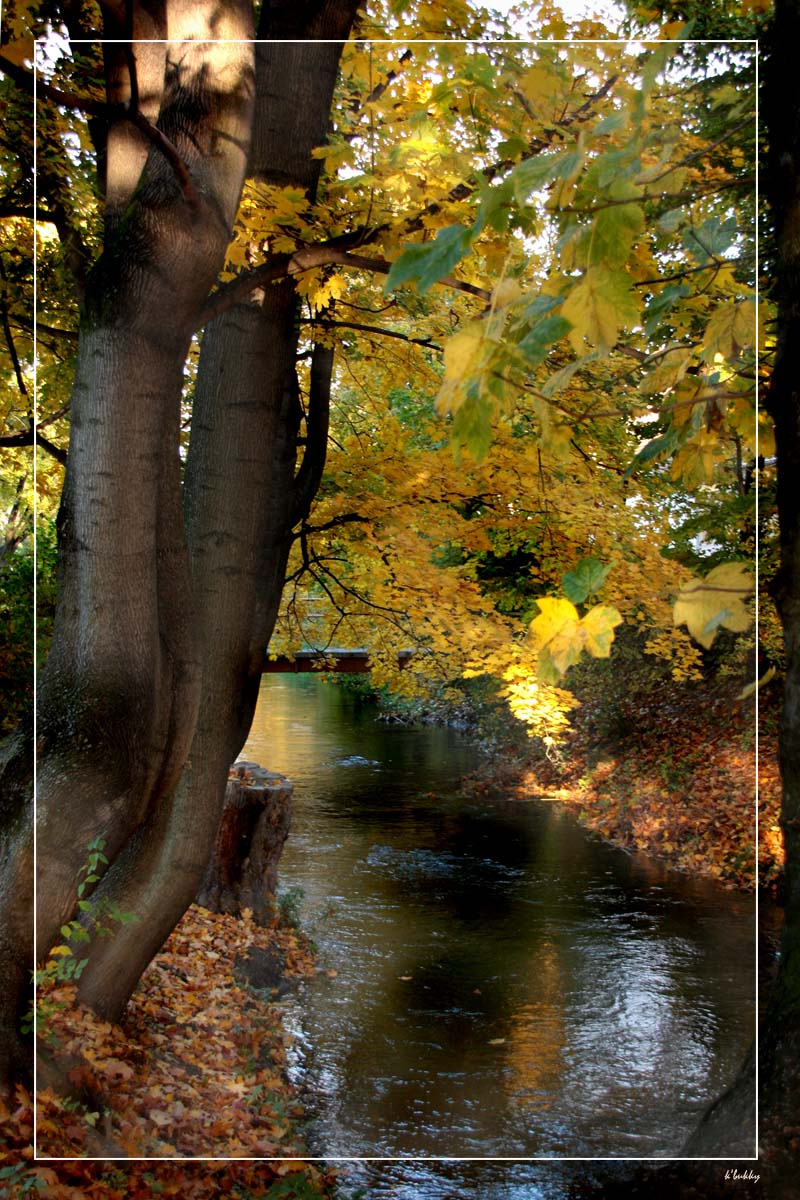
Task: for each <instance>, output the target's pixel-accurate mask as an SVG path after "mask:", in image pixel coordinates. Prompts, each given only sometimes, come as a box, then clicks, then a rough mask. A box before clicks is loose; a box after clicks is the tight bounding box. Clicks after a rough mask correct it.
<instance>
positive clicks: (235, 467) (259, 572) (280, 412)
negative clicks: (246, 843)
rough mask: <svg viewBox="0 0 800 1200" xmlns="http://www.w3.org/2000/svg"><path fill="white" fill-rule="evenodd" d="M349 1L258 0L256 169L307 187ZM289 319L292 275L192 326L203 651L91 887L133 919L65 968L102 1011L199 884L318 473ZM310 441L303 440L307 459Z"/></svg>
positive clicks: (189, 504)
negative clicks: (161, 772) (131, 818)
mask: <svg viewBox="0 0 800 1200" xmlns="http://www.w3.org/2000/svg"><path fill="white" fill-rule="evenodd" d="M357 7H358V4H357V2H353V0H347V2H344V0H340V2H338V3H326V4H322V5H320V6H319V7H318V8H316V9H315V10H314V12H313V13H312V14H311V17H309V14H308V13H307V12H306V10H304V9H303V8H302V7H301V6H298V5H296V4H289V3H287V2H285V0H284V2H282V3H280V4H272V5H265V6H264V9H263V10H262V25H261V27H260V29H259V36H260V37H269V38H274V37H276V36H277V34H278V32H280V34H281V36H284V37H290V36H294V37H297V38H306V39H309V40H307V41H305V42H297V43H286V42H284V43H282V44H278V43H270V42H266V43H261V44H259V46H258V49H257V85H256V113H255V118H254V158H253V162H252V174H253V175H254V176H255V177H256V178H257V179H259V180H262V181H265V182H269V183H274V184H278V185H279V186H283V185H286V184H293V185H294V186H299V187H303V188H306V189H308V191H309V192H310V193H312V194H313V191H314V188H315V186H316V181H317V176H318V172H319V167H320V163H319V160H318V159H314V158H312V157H311V151H312V150H313V149H314V148H315V147H316V146H319V145H321V144H322V143H323V142H324V140H325V135H326V133H327V129H328V123H329V119H330V105H331V100H332V96H333V89H334V84H335V80H336V75H337V71H338V63H339V58H340V54H341V48H342V46H341V43H340V42H339V41H338V39H346V38H347V36H348V34H349V30H350V27H351V25H352V21H353V18H354V15H355V11H356V9H357ZM276 16H277V17H279V18H280V21H281V22H282V24H281V26H280V30H279V31H277V30H276V27H275V25H274V21H275V20H276ZM287 30H291V32H287ZM311 39H315V40H311ZM316 39H320V40H316ZM323 39H324V40H323ZM330 39H337V40H335V41H333V40H330ZM297 317H298V311H297V297H296V293H295V289H294V285H293V283H291V282H289V281H286V282H282V283H277V284H273V285H270V286H269V287H268V288H266V289H264V290H262V291H260V292H257V293H254V294H253V295H252V296H251V297H250V298H249V299H248V300H247V301H245V302H244V303H240V304H238V305H236V306H235V307H234V308H233V309H231V310H230V311H228V312H226V313H223V314H222V315H221V316H219V317H217V318H216V319H215V320H214V321H213V322H211V324H210V325H209V326H208V328H207V329H206V331H205V334H204V337H203V343H202V348H201V355H200V363H199V368H198V378H197V386H196V389H195V402H194V411H193V421H192V437H191V445H190V450H189V456H188V462H187V468H186V482H185V496H184V499H185V504H184V507H185V513H186V527H187V532H188V540H189V548H190V554H191V562H192V578H193V584H194V601H195V605H196V608H197V613H198V630H199V639H200V645H201V646H202V651H203V676H202V689H201V690H202V697H201V702H200V709H199V713H198V719H197V725H196V731H195V737H194V741H193V744H192V748H191V751H190V753H189V756H188V760H187V763H186V766H185V769H184V771H183V774H182V777H181V780H180V783H179V785H178V788H177V789H176V792H175V794H174V796H173V798H172V801H171V803H170V804H169V805H164V806H162V807H161V809H160V810H159V811H158V812H154V813H153V814H152V816H151V818H150V819H149V820H148V821H147V822H145V824H144V825H143V826H142V828H141V830H140V831H139V832H138V833H137V835H136V837H135V838H134V839H132V840H131V841H130V842H129V843H128V845H127V846H126V848H125V850H124V852H123V854H122V855H121V856H120V858H119V860H118V863H117V864H115V866H114V868H113V869H112V870H111V871H109V872H108V874H107V876H106V877H105V879H104V880H103V882H102V884H101V885H100V887H99V889H98V893H99V894H100V895H102V896H105V897H107V898H108V899H109V900H111V901H112V902H113V903H115V904H119V906H120V907H121V908H122V909H124V910H126V911H129V912H132V913H135V914H136V915H137V917H138V918H139V920H138V922H137V923H136V924H131V925H127V926H124V927H123V928H121V929H120V930H119V932H118V934H117V935H116V936H115V937H114V938H113V939H106V940H105V941H103V942H102V943H99V944H98V945H97V946H96V947H94V948H93V953H92V955H91V957H90V960H89V963H88V965H87V967H86V969H85V970H84V973H83V975H82V976H81V981H80V989H79V995H80V997H81V999H82V1000H83V1001H84V1002H86V1003H88V1004H89V1005H90V1006H91V1007H93V1008H94V1009H95V1010H97V1011H99V1012H101V1013H103V1014H105V1015H107V1016H109V1017H111V1018H112V1019H113V1018H116V1017H118V1016H119V1015H120V1013H121V1012H122V1009H123V1008H124V1006H125V1004H126V1003H127V1000H128V998H129V996H130V994H131V992H132V990H133V988H134V987H135V985H136V982H137V981H138V979H139V977H140V975H141V973H142V971H143V970H144V969H145V967H146V966H147V964H148V962H149V961H150V959H151V958H152V956H153V954H154V953H155V952H156V951H157V950H158V948H159V947H160V946H161V945H162V944H163V942H164V940H165V939H166V937H167V936H168V935H169V933H170V932H171V930H172V929H173V928H174V926H175V925H176V924H177V922H178V921H179V920H180V918H181V916H182V915H183V913H184V912H185V910H186V908H187V907H188V905H189V904H190V903H191V901H192V899H193V898H194V896H195V895H196V893H197V890H198V888H199V887H200V884H201V882H202V879H203V875H204V872H205V869H206V867H207V864H208V860H209V857H210V854H211V850H212V846H213V842H214V837H215V834H216V831H217V827H218V824H219V820H220V816H221V813H222V806H223V802H224V797H225V785H226V781H227V777H228V768H229V765H230V763H231V762H232V761H233V760H234V759H235V758H236V756H237V754H238V753H239V750H240V749H241V747H242V745H243V743H244V740H245V738H246V736H247V733H248V731H249V728H250V724H251V722H252V718H253V713H254V711H255V705H256V700H257V697H258V686H259V682H260V677H261V664H262V661H263V656H264V651H265V649H266V646H267V643H268V642H269V638H270V636H271V633H272V629H273V626H274V622H275V617H276V615H277V611H278V606H279V603H280V598H281V592H282V588H283V582H284V577H285V568H286V562H287V558H288V555H289V550H290V547H291V541H292V528H293V525H294V524H295V522H296V519H297V515H298V512H299V511H300V510H301V508H302V504H303V503H306V502H307V501H308V499H309V498H310V495H313V488H314V486H315V483H314V481H316V482H317V483H318V481H319V476H320V473H321V462H320V463H317V464H316V465H315V468H314V469H312V468H311V466H310V464H309V466H308V467H307V468H306V469H305V470H304V469H303V467H301V469H300V471H299V472H298V470H297V445H298V435H299V431H300V422H301V417H302V410H301V406H300V402H299V393H298V383H297V375H296V362H297V354H298V322H297ZM316 362H317V375H316V384H315V386H316V387H317V389H318V391H319V393H320V395H318V396H317V397H314V396H312V397H311V399H310V404H311V407H312V409H313V408H314V407H315V405H317V406H318V405H321V406H322V407H323V408H324V407H325V406H326V405H327V399H328V389H329V387H330V375H331V369H332V354H331V352H330V351H329V350H326V351H325V352H324V353H322V352H320V353H318V354H317V356H316ZM319 424H320V422H316V424H315V428H317V427H318V426H319ZM322 425H325V422H324V421H323V422H322ZM325 441H326V438H324V437H323V438H322V439H321V445H320V439H319V438H317V439H316V440H315V441H314V451H315V453H321V455H322V461H324V449H325Z"/></svg>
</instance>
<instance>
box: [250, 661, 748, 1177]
mask: <svg viewBox="0 0 800 1200" xmlns="http://www.w3.org/2000/svg"><path fill="white" fill-rule="evenodd" d="M242 757H244V758H249V759H253V760H255V761H257V762H260V763H261V764H263V765H264V766H267V767H269V768H270V769H271V770H277V771H281V772H283V773H284V774H286V775H288V776H289V777H290V778H291V779H292V780H293V781H294V785H295V793H294V810H293V818H292V831H291V834H290V836H289V840H288V842H287V844H286V849H285V851H284V855H283V858H282V859H281V868H280V878H281V884H280V891H281V892H282V893H286V892H287V891H289V892H290V894H292V890H293V889H302V901H301V916H302V924H303V927H304V928H305V929H306V930H307V931H308V932H309V934H310V936H311V937H312V938H313V940H314V942H315V943H316V945H317V947H318V951H319V963H320V966H321V967H322V968H323V970H322V971H320V972H319V973H318V975H317V976H316V977H315V979H314V980H313V981H311V982H309V983H308V984H305V985H303V986H302V987H301V988H300V989H299V990H298V991H296V992H295V993H293V995H292V996H291V997H290V998H289V999H288V1000H286V1001H285V1021H286V1025H287V1027H288V1028H289V1030H290V1031H291V1033H292V1035H293V1039H294V1045H293V1049H292V1051H291V1059H290V1061H291V1071H292V1075H293V1078H294V1080H295V1082H296V1083H297V1084H298V1085H299V1086H300V1087H301V1089H302V1090H303V1091H304V1093H306V1095H307V1097H308V1105H309V1109H310V1112H311V1116H312V1122H311V1128H310V1133H309V1144H310V1147H311V1150H312V1153H313V1154H315V1155H318V1156H320V1157H324V1158H326V1159H327V1160H329V1161H330V1160H337V1159H352V1160H363V1159H421V1160H426V1159H427V1160H430V1159H437V1158H455V1159H504V1158H510V1159H541V1158H544V1159H551V1160H558V1159H587V1160H595V1159H605V1158H614V1159H626V1158H628V1159H631V1158H632V1159H637V1158H645V1157H671V1156H677V1155H678V1154H679V1152H680V1148H681V1145H682V1144H683V1141H684V1139H685V1137H686V1135H687V1134H688V1133H689V1132H690V1130H691V1129H692V1128H693V1126H694V1125H695V1124H696V1122H697V1119H698V1117H699V1116H700V1114H701V1113H702V1111H703V1109H704V1107H705V1105H706V1104H707V1102H708V1101H709V1099H711V1098H712V1097H713V1096H715V1095H716V1094H717V1093H718V1092H720V1091H721V1090H723V1088H724V1087H725V1086H727V1084H728V1083H729V1082H730V1081H731V1080H732V1078H733V1076H734V1075H735V1073H736V1070H737V1068H738V1066H739V1065H740V1063H741V1061H742V1059H743V1057H744V1055H745V1052H746V1050H747V1048H748V1046H749V1044H750V1041H751V1039H752V1035H753V1030H754V1020H755V1016H754V1014H755V978H754V975H755V947H754V921H755V905H754V902H753V900H752V899H751V898H749V897H746V896H742V895H738V894H736V893H732V892H729V891H726V890H724V889H722V888H721V887H719V886H717V885H715V884H714V883H712V882H709V881H704V880H696V879H689V878H686V877H684V876H681V875H679V874H677V873H675V872H670V871H667V870H666V869H665V868H663V867H661V866H659V865H658V864H655V863H653V862H652V861H649V860H647V859H646V858H643V857H639V856H636V857H634V856H631V855H629V854H627V853H625V852H623V851H621V850H617V849H614V848H612V847H610V846H609V845H607V844H606V843H604V842H603V841H602V840H600V839H599V838H597V837H594V836H592V835H590V834H587V833H586V832H585V831H584V830H582V829H581V828H580V827H579V826H578V825H577V823H576V822H575V820H574V819H573V818H572V817H571V816H570V815H569V814H566V813H564V812H562V811H561V810H560V809H559V808H558V806H554V805H552V804H550V803H548V802H546V801H540V800H531V801H520V800H519V799H509V798H506V797H504V796H503V794H502V793H497V794H491V793H490V794H488V795H479V796H477V797H476V796H475V795H474V794H470V795H466V796H465V795H462V794H460V793H459V781H460V779H461V778H462V777H463V776H464V774H465V773H466V772H468V771H470V770H471V769H472V768H474V767H475V766H476V765H477V762H478V755H477V751H476V750H475V749H474V747H473V746H472V745H471V744H470V741H469V739H468V738H467V737H466V736H464V735H463V734H459V733H457V732H455V731H453V730H449V729H444V728H437V727H427V726H424V727H407V726H400V725H396V724H387V723H384V722H381V721H378V720H377V712H376V710H375V709H374V708H373V707H372V706H370V705H368V704H364V703H363V702H358V701H357V700H355V699H354V698H352V697H351V696H350V695H348V694H347V693H346V692H344V691H343V690H342V689H340V688H338V687H337V686H335V685H334V684H331V683H327V682H325V681H324V680H322V679H319V678H315V677H314V676H308V675H306V676H290V675H283V676H271V677H267V678H265V680H264V682H263V685H262V693H261V698H260V702H259V707H258V710H257V713H256V719H255V722H254V725H253V729H252V732H251V735H250V738H249V740H248V743H247V745H246V746H245V748H244V750H243V753H242ZM293 895H294V897H295V898H297V897H299V892H298V891H294V893H293ZM481 1165H483V1164H477V1166H481ZM487 1165H488V1164H487ZM501 1165H502V1168H503V1169H502V1172H500V1173H498V1172H499V1168H500V1166H501ZM552 1165H553V1166H554V1167H555V1175H554V1174H553V1173H552V1171H551V1172H550V1174H549V1175H548V1179H549V1184H548V1185H547V1187H546V1190H544V1191H539V1190H536V1188H537V1187H538V1185H537V1184H536V1183H535V1176H536V1171H535V1169H534V1170H533V1174H532V1170H531V1168H530V1166H527V1165H526V1164H522V1165H521V1166H520V1165H517V1166H512V1165H511V1164H497V1163H495V1164H492V1169H493V1170H494V1173H495V1175H496V1176H497V1184H496V1187H494V1189H493V1190H491V1191H487V1190H486V1186H485V1177H484V1184H483V1185H482V1186H481V1187H480V1190H478V1191H475V1192H473V1191H470V1190H469V1189H470V1187H471V1186H472V1184H471V1183H470V1180H471V1179H472V1177H473V1175H474V1171H475V1167H476V1164H474V1163H472V1164H470V1163H454V1164H440V1163H431V1162H430V1161H428V1162H414V1163H409V1162H404V1163H392V1164H388V1165H387V1166H386V1167H385V1168H382V1169H381V1170H380V1171H377V1172H376V1170H375V1168H374V1167H373V1166H370V1165H368V1164H364V1163H357V1162H354V1163H351V1164H349V1166H348V1167H346V1168H343V1173H344V1176H345V1178H346V1179H347V1180H349V1181H350V1182H352V1183H353V1184H354V1185H355V1184H359V1183H360V1184H361V1185H362V1186H366V1185H367V1184H369V1185H370V1190H369V1193H368V1194H369V1196H370V1197H373V1196H375V1197H379V1196H386V1197H388V1196H392V1197H395V1198H396V1200H411V1198H412V1197H419V1196H423V1195H424V1196H425V1198H426V1200H431V1198H433V1197H441V1198H445V1197H450V1196H458V1197H462V1196H471V1195H473V1194H474V1195H475V1196H480V1197H486V1196H489V1195H491V1196H496V1197H504V1198H508V1200H513V1198H514V1197H523V1196H524V1197H525V1200H532V1198H533V1197H537V1196H539V1195H541V1196H546V1197H548V1200H550V1198H551V1197H555V1196H560V1195H562V1194H563V1192H562V1191H561V1190H559V1188H558V1186H557V1180H556V1176H557V1174H558V1170H559V1165H558V1164H557V1163H554V1164H552ZM520 1172H522V1173H521V1174H520ZM515 1179H516V1180H518V1182H515ZM532 1181H533V1182H532ZM476 1186H477V1185H476ZM520 1189H522V1190H520ZM531 1189H533V1190H531Z"/></svg>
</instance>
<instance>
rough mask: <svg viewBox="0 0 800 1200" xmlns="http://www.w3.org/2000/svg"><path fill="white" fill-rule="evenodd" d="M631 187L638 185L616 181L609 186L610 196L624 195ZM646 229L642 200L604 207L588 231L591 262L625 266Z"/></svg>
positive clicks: (618, 196) (616, 197) (610, 265)
mask: <svg viewBox="0 0 800 1200" xmlns="http://www.w3.org/2000/svg"><path fill="white" fill-rule="evenodd" d="M632 190H633V191H635V190H636V189H632V188H631V186H630V185H629V184H624V183H617V185H616V186H612V187H611V189H610V193H611V198H612V199H623V198H624V196H625V195H626V194H628V193H630V192H631V191H632ZM643 231H644V211H643V209H642V208H641V206H640V205H639V204H633V203H631V204H612V205H609V207H608V208H603V209H601V211H600V212H599V213H598V214H597V216H596V217H595V219H594V221H593V222H592V226H591V229H590V231H589V250H588V261H589V263H590V265H595V264H596V265H605V266H606V267H621V266H623V265H624V264H625V263H626V262H627V260H628V256H629V255H630V252H631V247H632V246H633V243H634V241H635V240H636V238H637V237H639V235H640V234H641V233H642V232H643Z"/></svg>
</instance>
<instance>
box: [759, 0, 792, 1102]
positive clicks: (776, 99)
mask: <svg viewBox="0 0 800 1200" xmlns="http://www.w3.org/2000/svg"><path fill="white" fill-rule="evenodd" d="M798 38H800V3H798V0H777V3H776V5H775V17H774V24H773V28H772V31H771V36H770V39H769V42H768V46H769V57H768V60H767V67H766V75H765V78H766V79H767V81H768V86H767V87H766V89H765V97H764V101H765V103H764V108H765V115H766V120H767V136H768V140H769V147H770V149H769V157H768V161H767V168H768V169H767V172H766V176H767V179H766V183H767V198H768V200H769V203H770V206H771V209H772V215H773V223H774V230H775V259H774V269H773V279H774V283H773V295H774V298H775V300H776V302H777V309H778V321H777V347H776V356H775V366H774V369H773V372H772V378H771V380H770V385H769V389H768V392H767V401H766V402H767V409H768V411H769V414H770V416H771V417H772V419H773V421H774V423H775V445H776V451H777V460H778V463H777V472H778V487H777V504H778V520H779V528H780V567H779V571H778V578H777V580H776V582H775V589H774V592H775V601H776V604H777V607H778V611H779V613H780V616H781V621H782V623H783V630H784V644H785V650H786V683H785V689H784V701H783V713H782V717H781V727H780V764H781V776H782V780H783V800H782V807H781V827H782V829H783V836H784V843H785V849H786V896H785V923H784V932H783V940H782V945H781V958H780V966H779V971H778V978H777V981H776V986H775V989H774V995H773V997H772V1001H771V1004H770V1007H769V1010H768V1012H767V1018H766V1027H765V1036H764V1054H763V1056H762V1062H761V1069H762V1079H763V1080H765V1081H766V1085H767V1092H766V1094H765V1101H766V1103H767V1104H773V1105H775V1106H786V1105H789V1104H792V1105H794V1108H795V1117H796V1116H797V1115H798V1112H800V1081H798V1073H799V1072H798V1067H797V1063H798V1056H800V487H798V478H800V120H798V111H800V79H798V75H797V71H796V67H795V62H794V48H795V47H796V45H797V40H798Z"/></svg>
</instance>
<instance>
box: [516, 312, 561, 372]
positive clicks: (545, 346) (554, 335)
mask: <svg viewBox="0 0 800 1200" xmlns="http://www.w3.org/2000/svg"><path fill="white" fill-rule="evenodd" d="M570 329H572V326H571V324H570V323H569V321H567V320H566V319H565V318H564V317H560V316H557V315H553V316H549V317H545V318H544V320H543V321H540V322H539V324H538V325H534V327H533V329H530V330H528V332H527V333H526V334H525V337H524V338H523V339H522V341H521V342H520V343H519V346H518V349H519V350H521V351H522V353H523V354H524V355H525V357H526V358H527V360H528V362H529V363H530V364H531V366H537V365H538V364H539V363H540V362H543V361H544V359H545V358H546V356H547V354H548V351H549V350H550V348H551V347H552V346H553V345H554V343H555V342H557V341H559V340H560V339H561V338H562V337H564V336H565V335H566V334H568V333H569V331H570Z"/></svg>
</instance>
